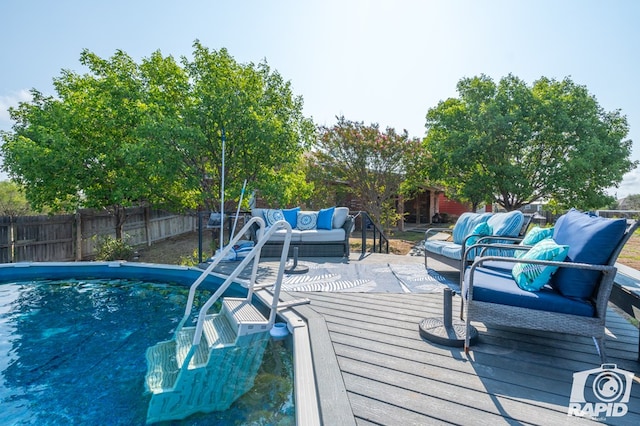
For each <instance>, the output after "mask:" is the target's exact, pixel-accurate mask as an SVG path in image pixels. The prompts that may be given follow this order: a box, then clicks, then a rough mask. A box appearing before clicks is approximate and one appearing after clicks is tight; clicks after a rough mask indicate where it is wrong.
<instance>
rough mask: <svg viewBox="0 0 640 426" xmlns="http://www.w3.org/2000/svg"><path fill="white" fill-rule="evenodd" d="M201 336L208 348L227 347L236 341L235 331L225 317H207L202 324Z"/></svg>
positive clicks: (216, 315) (217, 315) (215, 315)
mask: <svg viewBox="0 0 640 426" xmlns="http://www.w3.org/2000/svg"><path fill="white" fill-rule="evenodd" d="M203 334H204V335H205V336H206V338H207V342H209V347H210V348H213V347H216V346H227V345H230V344H233V343H234V342H235V340H236V336H237V334H236V329H235V327H234V326H233V325H231V323H229V320H228V319H227V317H226V315H220V314H213V315H207V316H206V317H205V320H204V323H203Z"/></svg>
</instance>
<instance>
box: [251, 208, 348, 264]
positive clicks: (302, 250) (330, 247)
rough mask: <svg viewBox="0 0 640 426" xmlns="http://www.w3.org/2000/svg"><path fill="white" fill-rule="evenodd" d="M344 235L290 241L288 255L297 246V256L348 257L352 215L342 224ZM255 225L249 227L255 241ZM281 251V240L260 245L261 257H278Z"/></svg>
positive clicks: (291, 253)
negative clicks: (332, 239) (339, 238)
mask: <svg viewBox="0 0 640 426" xmlns="http://www.w3.org/2000/svg"><path fill="white" fill-rule="evenodd" d="M342 229H344V234H345V237H344V239H343V240H340V241H326V242H325V241H323V242H319V241H309V242H306V241H292V242H291V244H290V245H289V254H288V256H289V257H292V256H293V253H294V249H295V248H296V247H297V248H298V257H349V253H350V252H349V236H350V235H351V230H352V229H353V216H351V215H348V216H347V219H346V220H345V221H344V224H343V225H342ZM256 232H257V227H252V228H251V240H252V241H257V236H256ZM281 253H282V241H267V242H266V243H265V245H264V246H263V247H262V251H261V253H260V255H261V256H262V257H278V256H280V254H281Z"/></svg>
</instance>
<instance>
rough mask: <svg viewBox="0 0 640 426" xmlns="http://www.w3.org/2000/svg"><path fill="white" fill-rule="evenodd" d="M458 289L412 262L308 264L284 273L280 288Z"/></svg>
mask: <svg viewBox="0 0 640 426" xmlns="http://www.w3.org/2000/svg"><path fill="white" fill-rule="evenodd" d="M447 287H449V288H451V289H453V290H457V289H458V287H459V286H458V285H457V284H456V283H453V282H451V281H450V280H447V279H446V278H445V277H444V276H442V275H440V274H439V273H438V272H436V271H434V270H432V269H429V270H425V268H424V265H417V264H416V265H414V264H396V265H391V264H386V265H384V264H381V265H373V264H354V263H351V264H335V265H333V264H312V265H309V272H307V273H305V274H300V275H286V276H285V278H284V280H283V282H282V290H284V291H328V292H357V293H364V292H372V293H437V292H441V291H442V290H443V289H444V288H447Z"/></svg>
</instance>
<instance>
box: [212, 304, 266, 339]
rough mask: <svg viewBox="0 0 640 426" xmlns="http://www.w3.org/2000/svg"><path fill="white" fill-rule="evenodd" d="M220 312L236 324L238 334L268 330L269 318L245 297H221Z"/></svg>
mask: <svg viewBox="0 0 640 426" xmlns="http://www.w3.org/2000/svg"><path fill="white" fill-rule="evenodd" d="M222 312H223V313H224V314H225V315H226V316H227V319H228V320H229V321H230V322H231V323H232V324H234V325H235V326H236V329H237V333H238V336H244V335H247V334H253V333H259V332H261V331H269V320H268V319H267V318H265V316H264V315H262V313H261V312H260V311H259V310H258V308H256V307H255V306H253V305H252V304H251V303H249V302H247V300H246V299H239V298H230V297H228V298H225V299H223V300H222Z"/></svg>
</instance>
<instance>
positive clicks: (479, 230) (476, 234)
mask: <svg viewBox="0 0 640 426" xmlns="http://www.w3.org/2000/svg"><path fill="white" fill-rule="evenodd" d="M492 234H493V229H492V228H491V225H489V224H488V223H487V222H482V223H479V224H477V225H476V226H475V228H473V229H472V230H471V234H469V235H471V237H469V238H467V242H466V246H465V247H469V246H472V245H474V244H475V243H477V242H478V240H479V239H480V238H482V237H486V236H487V235H492Z"/></svg>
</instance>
